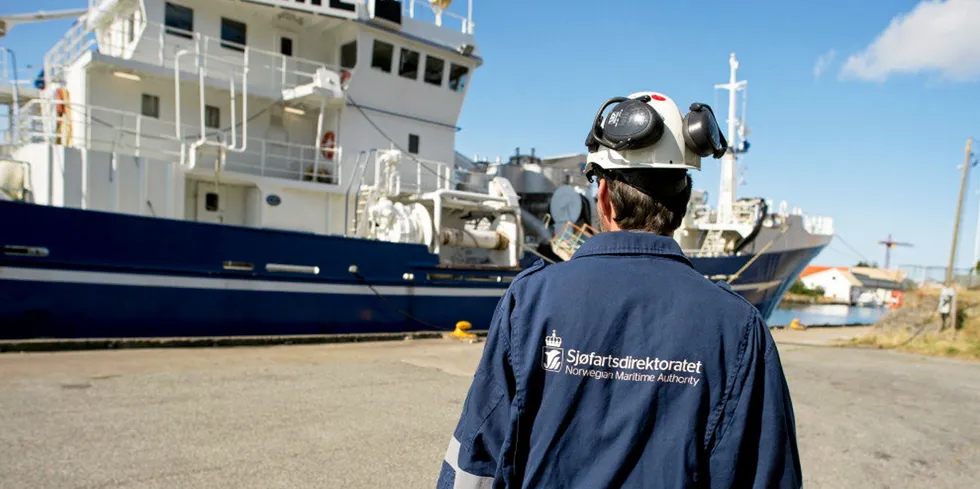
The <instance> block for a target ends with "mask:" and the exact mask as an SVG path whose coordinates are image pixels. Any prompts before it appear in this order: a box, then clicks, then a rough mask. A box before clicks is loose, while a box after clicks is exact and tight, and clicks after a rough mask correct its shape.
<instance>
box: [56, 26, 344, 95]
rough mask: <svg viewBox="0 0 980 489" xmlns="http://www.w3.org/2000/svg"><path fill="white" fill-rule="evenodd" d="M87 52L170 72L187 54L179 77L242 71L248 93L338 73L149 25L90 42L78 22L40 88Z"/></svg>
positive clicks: (335, 68) (279, 88)
mask: <svg viewBox="0 0 980 489" xmlns="http://www.w3.org/2000/svg"><path fill="white" fill-rule="evenodd" d="M89 51H97V52H99V53H102V54H105V55H108V56H114V57H118V58H123V59H132V60H135V61H139V62H142V63H147V64H150V65H153V66H159V67H163V68H166V69H173V68H174V66H175V64H176V61H175V60H176V58H177V53H178V52H180V51H187V52H188V55H187V56H185V57H183V58H181V60H180V70H181V71H182V72H187V73H193V74H198V73H199V71H198V70H199V69H202V68H203V69H204V71H205V73H206V74H207V76H209V77H219V76H220V77H223V78H227V77H229V76H233V77H235V78H238V77H241V76H242V75H243V73H244V68H246V67H247V68H248V83H249V85H250V86H251V87H252V88H256V87H257V88H260V89H266V90H270V91H272V92H273V93H275V94H280V93H281V92H282V91H283V90H286V89H290V88H295V87H298V86H302V85H306V84H309V83H312V82H313V81H314V79H315V77H316V73H317V70H318V69H321V68H326V69H328V70H331V71H334V72H336V73H337V74H338V75H339V74H341V73H342V71H343V70H342V69H341V68H340V67H339V66H336V65H331V64H327V63H323V62H320V61H313V60H309V59H304V58H299V57H295V56H286V55H283V54H280V53H277V52H273V51H267V50H264V49H258V48H255V47H252V46H247V45H242V44H238V43H234V42H231V41H225V40H221V39H218V38H214V37H211V36H207V35H203V34H201V33H200V32H190V31H184V30H181V29H177V28H175V27H167V26H164V25H163V24H158V23H155V22H144V23H142V24H140V25H139V26H138V32H136V33H134V35H133V36H132V40H130V39H129V37H127V36H124V35H119V36H103V38H102V39H96V36H95V35H94V33H93V31H91V30H89V29H88V28H87V27H86V24H85V23H84V22H80V23H78V24H76V25H74V26H72V28H71V29H69V30H68V32H67V33H66V34H65V35H64V36H63V37H62V39H61V40H60V41H58V43H56V44H55V46H54V47H52V48H51V50H49V51H48V53H47V55H45V61H44V63H45V69H44V75H45V83H46V84H49V83H51V82H52V81H63V79H64V69H65V67H66V66H68V65H70V64H71V63H74V62H75V61H77V60H78V59H79V58H80V57H81V56H82V55H84V54H85V53H87V52H89Z"/></svg>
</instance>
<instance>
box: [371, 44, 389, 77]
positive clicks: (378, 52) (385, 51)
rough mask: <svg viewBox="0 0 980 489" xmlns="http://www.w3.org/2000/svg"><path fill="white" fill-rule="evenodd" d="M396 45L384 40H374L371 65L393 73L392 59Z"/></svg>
mask: <svg viewBox="0 0 980 489" xmlns="http://www.w3.org/2000/svg"><path fill="white" fill-rule="evenodd" d="M394 54H395V46H392V45H391V44H388V43H386V42H384V41H379V40H377V39H375V40H374V51H373V52H372V53H371V67H372V68H377V69H379V70H381V71H383V72H385V73H391V61H392V58H394V57H395V56H394Z"/></svg>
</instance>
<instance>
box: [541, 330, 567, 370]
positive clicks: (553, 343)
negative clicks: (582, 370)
mask: <svg viewBox="0 0 980 489" xmlns="http://www.w3.org/2000/svg"><path fill="white" fill-rule="evenodd" d="M544 345H545V346H544V348H542V349H541V356H542V359H541V366H542V367H544V369H545V370H547V371H549V372H560V371H561V365H562V357H563V356H564V353H565V351H564V350H562V348H561V337H560V336H558V333H557V332H556V331H555V330H551V336H546V337H545V338H544Z"/></svg>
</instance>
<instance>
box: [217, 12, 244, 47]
mask: <svg viewBox="0 0 980 489" xmlns="http://www.w3.org/2000/svg"><path fill="white" fill-rule="evenodd" d="M246 35H247V32H246V27H245V24H243V23H241V22H238V21H237V20H231V19H226V18H224V17H222V18H221V40H222V41H228V42H222V43H221V47H223V48H228V49H234V50H235V51H245V44H246Z"/></svg>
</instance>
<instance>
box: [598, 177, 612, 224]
mask: <svg viewBox="0 0 980 489" xmlns="http://www.w3.org/2000/svg"><path fill="white" fill-rule="evenodd" d="M598 197H599V198H598V199H596V200H597V201H598V203H599V219H600V220H605V221H607V224H611V223H613V222H615V219H616V211H615V209H613V205H612V199H611V197H610V195H609V181H608V180H606V179H605V178H603V179H600V180H599V195H598Z"/></svg>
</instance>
